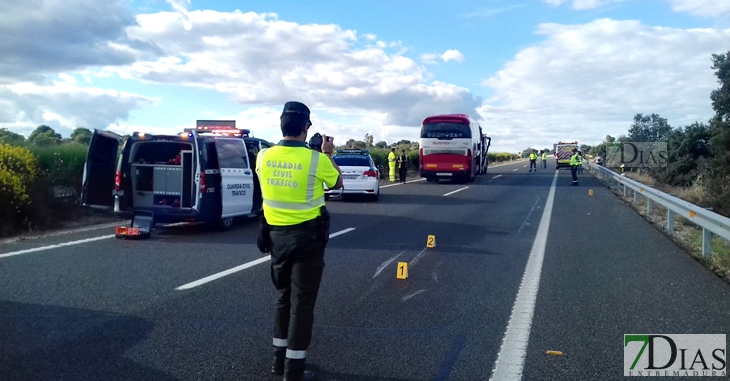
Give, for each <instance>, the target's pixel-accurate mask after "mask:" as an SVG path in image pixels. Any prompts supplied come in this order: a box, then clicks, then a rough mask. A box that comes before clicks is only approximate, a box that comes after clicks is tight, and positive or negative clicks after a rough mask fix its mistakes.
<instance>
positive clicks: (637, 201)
mask: <svg viewBox="0 0 730 381" xmlns="http://www.w3.org/2000/svg"><path fill="white" fill-rule="evenodd" d="M638 203H639V194H638V193H636V191H635V190H634V204H638Z"/></svg>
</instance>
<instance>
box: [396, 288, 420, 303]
mask: <svg viewBox="0 0 730 381" xmlns="http://www.w3.org/2000/svg"><path fill="white" fill-rule="evenodd" d="M424 291H426V289H425V288H424V289H423V290H418V291H416V292H414V293H412V294H410V295H407V296H404V297H403V299H401V300H400V301H401V302H405V301H406V300H408V299H410V298H412V297H414V296H416V295H418V294H420V293H422V292H424Z"/></svg>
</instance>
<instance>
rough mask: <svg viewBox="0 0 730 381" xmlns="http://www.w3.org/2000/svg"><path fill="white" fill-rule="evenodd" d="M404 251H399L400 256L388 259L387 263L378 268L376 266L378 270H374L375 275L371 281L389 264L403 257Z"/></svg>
mask: <svg viewBox="0 0 730 381" xmlns="http://www.w3.org/2000/svg"><path fill="white" fill-rule="evenodd" d="M406 251H407V250H403V251H401V252H400V254H398V255H396V256H393V257H392V258H390V259H388V260H387V261H385V262H383V263H382V264H381V265H380V266H378V268H377V269H376V270H375V275H373V279H375V277H377V276H378V275H380V273H381V272H383V270H385V268H386V267H388V265H389V264H391V263H393V261H395V260H396V259H398V257H400V256H401V255H403V254H404V253H405V252H406Z"/></svg>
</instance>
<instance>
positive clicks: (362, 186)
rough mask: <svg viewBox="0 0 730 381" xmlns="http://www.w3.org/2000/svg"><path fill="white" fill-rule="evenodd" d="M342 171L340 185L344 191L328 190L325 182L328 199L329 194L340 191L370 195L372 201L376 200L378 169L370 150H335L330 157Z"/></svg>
mask: <svg viewBox="0 0 730 381" xmlns="http://www.w3.org/2000/svg"><path fill="white" fill-rule="evenodd" d="M332 158H333V159H334V161H335V163H337V166H338V167H340V171H342V185H343V186H344V188H345V189H344V191H342V190H340V189H338V190H334V191H330V190H329V189H327V184H325V186H324V192H325V198H326V199H329V194H330V193H332V194H334V195H335V196H337V195H339V194H340V192H343V194H364V195H368V196H370V199H371V200H373V201H377V200H378V196H380V171H379V170H378V168H377V167H376V166H375V162H374V161H373V158H372V156H370V151H368V150H359V149H352V150H337V152H336V153H335V155H334V156H333V157H332Z"/></svg>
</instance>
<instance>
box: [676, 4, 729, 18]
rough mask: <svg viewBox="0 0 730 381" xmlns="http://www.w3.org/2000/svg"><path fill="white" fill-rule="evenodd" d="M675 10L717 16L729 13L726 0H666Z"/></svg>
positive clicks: (703, 15) (702, 15)
mask: <svg viewBox="0 0 730 381" xmlns="http://www.w3.org/2000/svg"><path fill="white" fill-rule="evenodd" d="M668 1H669V3H670V4H671V6H672V10H674V11H675V12H688V13H691V14H693V15H695V16H701V17H718V16H723V15H727V14H729V13H730V1H727V0H668Z"/></svg>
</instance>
